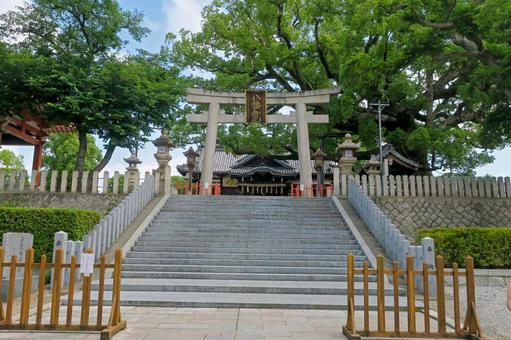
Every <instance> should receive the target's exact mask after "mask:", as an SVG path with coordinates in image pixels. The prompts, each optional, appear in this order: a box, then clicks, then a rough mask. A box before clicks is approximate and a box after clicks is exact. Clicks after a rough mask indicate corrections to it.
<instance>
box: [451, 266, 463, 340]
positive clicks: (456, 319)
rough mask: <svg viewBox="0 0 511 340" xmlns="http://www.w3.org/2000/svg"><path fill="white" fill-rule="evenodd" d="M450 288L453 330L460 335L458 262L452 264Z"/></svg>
mask: <svg viewBox="0 0 511 340" xmlns="http://www.w3.org/2000/svg"><path fill="white" fill-rule="evenodd" d="M452 289H453V303H454V331H455V333H456V335H457V336H460V334H461V333H460V292H459V272H458V264H457V263H453V264H452Z"/></svg>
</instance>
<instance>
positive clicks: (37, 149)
mask: <svg viewBox="0 0 511 340" xmlns="http://www.w3.org/2000/svg"><path fill="white" fill-rule="evenodd" d="M42 166H43V141H41V140H39V142H38V144H35V145H34V158H33V160H32V170H36V171H37V174H36V177H35V179H34V178H33V179H32V180H35V185H36V186H37V187H38V186H39V185H41V173H40V171H41V167H42Z"/></svg>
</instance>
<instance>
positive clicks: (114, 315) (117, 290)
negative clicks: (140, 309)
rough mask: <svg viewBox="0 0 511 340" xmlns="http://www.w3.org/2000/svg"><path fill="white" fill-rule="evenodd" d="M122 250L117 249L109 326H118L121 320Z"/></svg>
mask: <svg viewBox="0 0 511 340" xmlns="http://www.w3.org/2000/svg"><path fill="white" fill-rule="evenodd" d="M121 266H122V250H120V249H117V250H116V251H115V260H114V280H113V287H112V309H111V311H110V319H109V321H108V325H109V326H116V325H117V324H119V323H120V322H121V302H120V299H121V272H122V268H121Z"/></svg>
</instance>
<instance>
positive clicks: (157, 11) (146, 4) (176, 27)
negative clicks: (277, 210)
mask: <svg viewBox="0 0 511 340" xmlns="http://www.w3.org/2000/svg"><path fill="white" fill-rule="evenodd" d="M210 1H211V0H149V1H140V0H119V3H120V4H121V7H122V8H123V9H129V10H138V11H140V12H143V13H144V15H145V17H144V25H145V26H146V27H148V28H149V29H150V30H151V34H150V35H149V36H148V37H146V38H145V39H144V40H143V41H142V42H141V43H137V42H130V44H129V46H128V50H130V51H135V50H136V49H137V48H142V49H145V50H148V51H152V52H156V51H158V50H159V49H160V47H161V46H162V45H163V43H164V41H165V35H166V34H167V33H168V32H172V33H174V34H177V33H179V31H180V30H181V29H187V30H190V31H192V32H198V31H200V29H201V12H202V9H203V8H204V6H205V5H207V4H208V3H209V2H210ZM23 2H24V0H0V14H1V13H5V12H6V11H8V10H12V9H14V8H15V6H20V5H22V4H23ZM158 136H159V132H158V131H155V133H154V134H153V136H152V137H151V139H153V140H154V139H156V138H157V137H158ZM171 137H172V136H171ZM97 144H98V146H99V147H100V148H102V147H103V145H102V143H101V141H98V142H97ZM3 148H5V149H11V150H13V151H15V152H16V153H18V154H21V155H22V156H23V157H24V163H25V168H26V169H31V168H32V154H33V147H29V146H27V147H7V146H4V147H3ZM155 152H156V148H155V147H154V146H153V145H152V143H147V144H146V145H145V146H144V148H143V149H142V150H140V151H139V158H140V160H141V161H142V164H141V165H140V166H139V169H140V170H141V172H142V173H143V172H145V171H151V170H152V169H154V168H156V166H157V164H156V160H155V159H154V156H153V154H154V153H155ZM183 152H184V149H179V148H178V149H174V150H172V153H171V154H172V160H171V161H170V163H171V166H172V174H177V172H176V165H179V164H184V163H186V159H185V157H184V156H183ZM129 155H130V154H129V152H128V150H126V149H119V148H117V149H116V151H115V153H114V155H113V157H112V160H111V161H110V163H109V164H108V165H107V167H106V168H105V170H108V171H109V172H110V173H112V172H113V171H120V172H124V171H125V168H126V166H127V164H126V162H124V160H123V159H124V158H127V157H129ZM493 155H494V156H495V161H494V162H493V163H492V164H489V165H487V166H484V167H481V168H478V169H477V175H478V176H485V175H492V176H508V175H510V171H509V168H510V166H511V148H506V149H503V150H499V151H495V152H494V153H493Z"/></svg>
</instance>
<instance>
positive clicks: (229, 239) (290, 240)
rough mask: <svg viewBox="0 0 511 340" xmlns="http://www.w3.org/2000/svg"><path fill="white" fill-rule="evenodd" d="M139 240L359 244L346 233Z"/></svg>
mask: <svg viewBox="0 0 511 340" xmlns="http://www.w3.org/2000/svg"><path fill="white" fill-rule="evenodd" d="M139 241H144V242H145V241H150V242H154V241H160V242H170V241H173V242H193V241H196V242H207V243H222V242H230V243H235V244H243V243H249V244H259V243H267V242H271V243H272V244H276V243H282V244H288V245H289V244H317V243H321V244H357V242H356V240H355V239H354V238H353V236H351V235H346V236H344V237H341V239H340V240H339V239H333V238H332V237H323V238H318V237H315V238H312V237H302V238H298V237H293V238H292V237H289V238H284V237H282V238H277V239H275V238H272V237H271V236H266V235H253V236H245V235H234V236H229V235H225V236H224V235H214V236H203V235H197V236H192V235H190V236H174V235H165V234H154V235H142V236H140V238H139Z"/></svg>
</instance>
